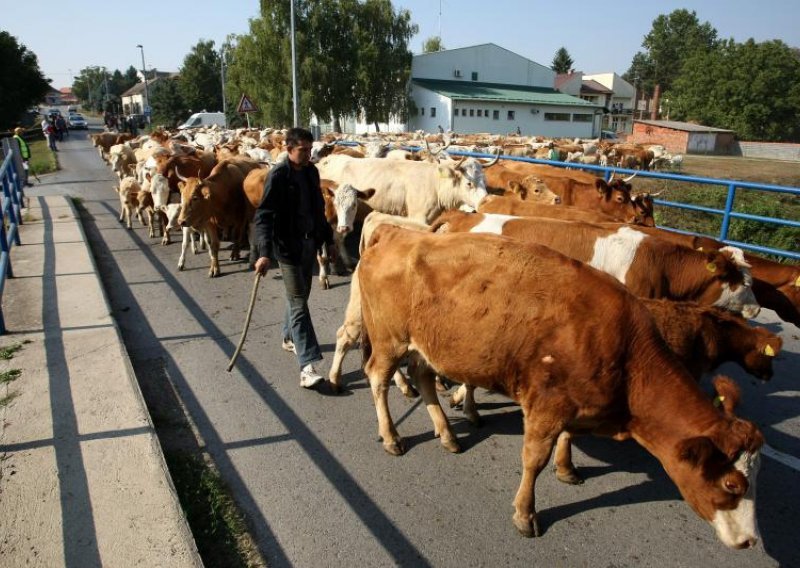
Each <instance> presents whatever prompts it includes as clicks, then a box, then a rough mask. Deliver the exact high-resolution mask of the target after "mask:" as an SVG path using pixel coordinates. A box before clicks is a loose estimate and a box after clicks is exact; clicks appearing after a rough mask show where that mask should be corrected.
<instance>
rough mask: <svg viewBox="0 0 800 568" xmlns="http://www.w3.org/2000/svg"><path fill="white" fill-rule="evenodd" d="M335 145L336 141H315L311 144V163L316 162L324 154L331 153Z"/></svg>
mask: <svg viewBox="0 0 800 568" xmlns="http://www.w3.org/2000/svg"><path fill="white" fill-rule="evenodd" d="M335 147H336V141H335V140H334V141H333V142H321V141H316V142H314V143H313V144H312V145H311V163H312V164H316V163H317V162H319V161H320V160H321V159H322V158H324V157H325V156H328V155H330V154H332V153H333V149H334V148H335Z"/></svg>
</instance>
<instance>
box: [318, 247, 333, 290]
mask: <svg viewBox="0 0 800 568" xmlns="http://www.w3.org/2000/svg"><path fill="white" fill-rule="evenodd" d="M317 264H319V285H320V286H322V289H323V290H328V289H329V288H330V287H331V283H330V280H329V279H328V270H329V267H330V262H328V248H327V247H326V246H323V247H322V248H321V249H320V250H319V251H318V252H317Z"/></svg>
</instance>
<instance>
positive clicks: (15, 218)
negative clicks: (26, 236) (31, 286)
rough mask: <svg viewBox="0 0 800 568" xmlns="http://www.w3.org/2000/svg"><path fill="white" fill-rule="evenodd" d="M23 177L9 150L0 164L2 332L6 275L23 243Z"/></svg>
mask: <svg viewBox="0 0 800 568" xmlns="http://www.w3.org/2000/svg"><path fill="white" fill-rule="evenodd" d="M21 181H22V180H21V179H20V177H19V175H18V174H17V168H16V165H15V164H14V151H13V150H11V151H10V152H8V155H7V156H6V158H5V160H3V165H2V166H0V183H2V185H3V193H2V195H0V199H2V205H1V206H0V209H2V213H3V217H2V222H0V334H4V333H5V332H6V322H5V318H3V289H4V288H5V284H6V277H8V278H13V277H14V272H13V270H12V269H11V247H13V246H14V245H21V244H22V243H21V242H20V240H19V226H20V225H21V224H22V214H21V203H22V198H23V193H22V185H21Z"/></svg>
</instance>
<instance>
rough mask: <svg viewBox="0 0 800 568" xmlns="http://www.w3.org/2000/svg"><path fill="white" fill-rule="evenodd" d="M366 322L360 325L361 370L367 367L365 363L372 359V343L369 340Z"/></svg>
mask: <svg viewBox="0 0 800 568" xmlns="http://www.w3.org/2000/svg"><path fill="white" fill-rule="evenodd" d="M365 324H366V321H364V322H362V324H361V368H362V369H363V368H365V367H366V366H367V361H369V358H370V357H372V342H371V341H370V340H369V331H367V326H366V325H365Z"/></svg>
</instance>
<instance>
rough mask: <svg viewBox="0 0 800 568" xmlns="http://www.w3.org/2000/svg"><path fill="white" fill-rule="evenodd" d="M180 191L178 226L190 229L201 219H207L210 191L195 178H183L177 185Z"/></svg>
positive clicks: (201, 181)
mask: <svg viewBox="0 0 800 568" xmlns="http://www.w3.org/2000/svg"><path fill="white" fill-rule="evenodd" d="M178 187H179V188H180V190H181V212H180V215H178V225H180V226H181V227H191V226H194V225H195V224H199V221H200V220H201V219H207V218H208V215H207V214H206V209H207V208H208V205H207V204H208V201H209V199H210V198H211V191H210V189H209V188H208V187H207V186H206V185H204V183H203V180H201V179H198V178H196V177H190V178H185V181H181V182H180V183H179V184H178Z"/></svg>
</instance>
